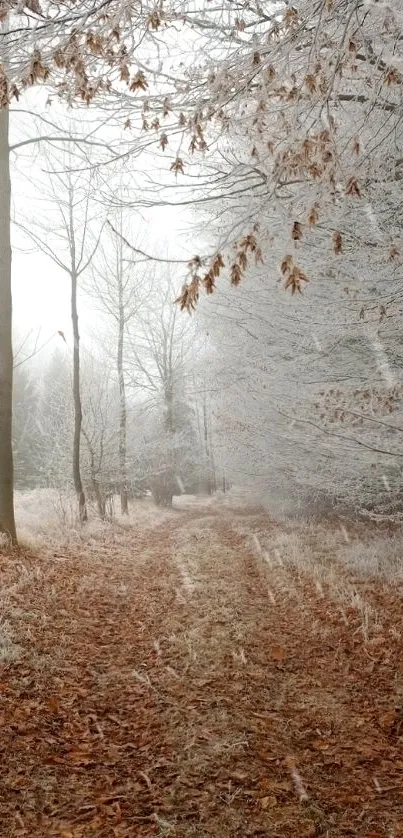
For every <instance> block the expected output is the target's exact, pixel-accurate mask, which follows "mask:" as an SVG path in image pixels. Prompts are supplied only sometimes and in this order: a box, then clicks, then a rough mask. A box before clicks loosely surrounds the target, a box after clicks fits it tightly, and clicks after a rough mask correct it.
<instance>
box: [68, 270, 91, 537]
mask: <svg viewBox="0 0 403 838" xmlns="http://www.w3.org/2000/svg"><path fill="white" fill-rule="evenodd" d="M71 321H72V325H73V341H74V347H73V399H74V440H73V480H74V488H75V491H76V495H77V500H78V515H79V518H80V521H81V522H84V521H87V519H88V514H87V504H86V502H85V494H84V489H83V484H82V480H81V469H80V446H81V426H82V421H83V413H82V407H81V392H80V333H79V330H78V313H77V274H76V273H75V271H72V272H71Z"/></svg>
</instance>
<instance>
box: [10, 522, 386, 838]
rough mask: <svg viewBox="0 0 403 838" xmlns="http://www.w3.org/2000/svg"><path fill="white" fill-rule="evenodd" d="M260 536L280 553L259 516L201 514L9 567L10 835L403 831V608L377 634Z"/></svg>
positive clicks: (77, 837) (118, 837) (382, 595)
mask: <svg viewBox="0 0 403 838" xmlns="http://www.w3.org/2000/svg"><path fill="white" fill-rule="evenodd" d="M263 526H264V528H265V532H266V533H267V534H268V536H269V540H270V538H272V540H273V544H274V543H276V539H277V540H278V537H279V535H280V536H281V535H282V531H281V529H280V528H279V527H278V526H277V525H275V524H271V523H270V522H268V521H267V519H264V518H263V517H262V516H261V514H260V513H259V512H258V511H256V512H254V513H253V512H250V513H248V514H247V513H243V512H242V511H241V510H239V511H236V510H229V509H228V510H225V509H224V510H223V509H222V510H221V511H220V510H219V511H214V510H213V509H211V510H208V509H207V510H204V511H203V510H197V509H195V510H194V511H189V510H187V511H186V510H185V511H177V512H174V513H172V515H170V516H168V517H167V519H166V520H165V521H164V522H163V523H162V524H161V523H160V524H158V525H156V526H155V527H154V528H153V529H151V528H150V529H148V530H145V531H143V532H142V533H141V534H139V533H134V532H133V531H130V530H128V531H125V532H122V533H121V534H120V535H119V534H118V535H116V536H115V537H114V538H111V539H110V540H109V541H108V542H105V543H104V544H102V543H100V542H97V543H95V544H93V545H92V546H88V545H86V546H84V547H83V549H82V551H80V552H79V553H78V554H77V551H76V552H75V553H74V554H69V553H65V554H63V555H57V556H54V555H53V556H52V555H48V556H45V557H43V558H42V559H41V558H38V557H37V556H31V557H30V556H27V557H26V558H25V560H24V564H23V566H22V565H21V563H20V564H19V566H18V563H17V564H16V563H15V562H14V564H12V563H11V562H10V560H9V559H6V558H5V557H3V558H2V560H1V569H2V574H3V590H5V588H6V587H7V592H8V593H7V596H8V602H9V604H10V613H12V615H13V617H12V624H13V629H14V632H15V634H16V635H17V641H18V642H19V643H20V645H21V649H22V652H21V655H20V657H19V658H17V659H16V660H15V661H8V662H5V663H4V664H2V665H1V669H2V673H1V675H0V733H1V736H0V754H1V763H2V767H1V771H0V835H2V836H3V835H4V836H10V838H13V837H14V836H32V837H34V838H36V836H60V838H84V836H91V838H92V837H94V838H95V836H98V837H99V838H103V837H104V836H105V838H106V836H108V838H109V837H110V838H135V836H139V838H140V836H154V835H161V836H162V835H172V836H183V838H188V836H198V838H207V836H214V838H221V837H222V836H226V838H235V837H236V836H237V837H238V836H239V838H245V836H252V835H261V836H271V837H272V838H275V836H284V838H286V837H288V836H290V838H291V836H293V838H309V836H328V837H329V838H332V836H362V838H364V836H365V838H379V837H380V836H386V838H398V836H402V835H403V789H402V782H401V777H402V769H403V755H402V751H401V745H402V741H403V739H402V734H403V714H402V718H401V719H400V713H399V709H398V708H396V706H395V692H396V677H397V673H398V671H399V660H400V664H401V661H402V640H401V637H402V633H401V629H402V628H403V623H402V614H401V604H399V603H401V597H400V599H399V597H397V596H395V598H394V596H393V594H392V593H391V592H389V595H390V599H391V601H390V603H389V604H388V598H387V595H386V592H385V591H384V589H383V588H382V590H381V589H379V591H369V595H371V596H372V597H373V598H374V597H375V599H377V602H378V603H379V604H380V605H381V606H382V608H384V609H385V611H384V617H385V620H384V621H383V622H381V623H377V628H376V632H375V633H374V635H373V636H371V637H369V636H368V630H367V626H364V628H363V626H362V625H361V623H360V620H361V619H362V616H361V617H360V616H359V615H358V617H357V610H356V609H355V610H354V609H351V608H350V609H340V607H339V606H338V605H337V603H336V602H335V599H334V596H333V594H332V591H331V590H330V589H329V590H327V589H326V585H321V584H320V585H319V584H317V582H316V583H315V581H314V580H313V579H311V578H310V577H308V576H307V575H306V574H304V573H302V572H301V573H300V572H298V571H296V570H295V567H294V566H292V567H291V566H288V565H287V563H286V562H285V561H283V560H282V559H281V556H279V555H278V550H277V549H276V550H275V553H276V556H277V559H278V561H276V562H274V561H273V557H272V556H271V554H270V551H269V552H267V553H265V551H264V550H263V549H262V548H261V544H260V541H259V538H257V537H256V535H253V533H255V532H257V531H258V530H259V528H260V529H261V528H262V527H263ZM283 537H284V536H283ZM6 583H7V584H6ZM389 595H388V596H389ZM389 606H390V619H391V622H390V625H389V623H388V619H389V617H388V614H387V610H388V609H389ZM399 608H400V610H399ZM364 629H365V630H364ZM400 674H401V670H400ZM401 724H402V729H401V728H400V725H401Z"/></svg>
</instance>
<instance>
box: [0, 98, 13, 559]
mask: <svg viewBox="0 0 403 838" xmlns="http://www.w3.org/2000/svg"><path fill="white" fill-rule="evenodd" d="M8 120H9V116H8V110H7V108H4V107H3V109H1V103H0V195H1V201H0V532H2V533H5V534H6V535H7V536H8V537H9V538H10V539H11V541H12V543H13V544H16V542H17V533H16V528H15V520H14V504H13V482H14V469H13V454H12V393H13V349H12V336H11V320H12V302H11V242H10V195H11V185H10V168H9V151H8Z"/></svg>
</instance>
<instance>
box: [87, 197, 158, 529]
mask: <svg viewBox="0 0 403 838" xmlns="http://www.w3.org/2000/svg"><path fill="white" fill-rule="evenodd" d="M114 223H115V226H114V227H112V226H110V225H107V228H106V229H105V231H104V233H103V236H102V245H101V247H100V249H99V250H98V253H97V258H96V259H95V260H94V261H93V263H92V270H91V280H90V281H89V282H87V286H86V287H87V290H88V291H89V292H90V293H91V294H92V295H94V296H95V304H96V307H97V308H98V310H100V311H101V312H103V314H104V315H105V316H106V319H107V321H109V322H111V323H112V327H113V338H112V340H113V343H114V349H113V353H114V364H115V367H116V374H117V381H118V388H119V417H118V458H119V491H120V505H121V512H122V515H127V514H128V511H129V509H128V474H127V393H126V389H127V388H126V376H125V349H126V346H127V330H128V328H129V324H130V323H131V321H132V320H133V319H134V318H135V317H136V315H137V313H138V310H139V307H140V306H141V304H142V295H143V293H144V268H142V267H141V266H137V267H136V264H135V262H134V261H133V259H132V258H131V257H132V254H131V253H130V251H129V250H128V248H127V246H126V245H125V239H124V236H123V232H124V220H123V212H122V210H121V211H120V212H119V213H118V216H117V219H116V220H115V222H114ZM115 230H116V232H115Z"/></svg>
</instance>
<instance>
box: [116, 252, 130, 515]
mask: <svg viewBox="0 0 403 838" xmlns="http://www.w3.org/2000/svg"><path fill="white" fill-rule="evenodd" d="M120 249H121V243H120V242H119V251H120ZM118 271H119V274H118V276H119V334H118V357H117V366H118V379H119V471H120V475H119V482H120V511H121V513H122V515H128V514H129V505H128V499H127V465H126V447H127V442H126V433H127V431H126V426H127V413H126V388H125V377H124V372H123V342H124V330H125V312H124V303H123V287H122V281H123V277H122V260H121V252H119V265H118Z"/></svg>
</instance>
